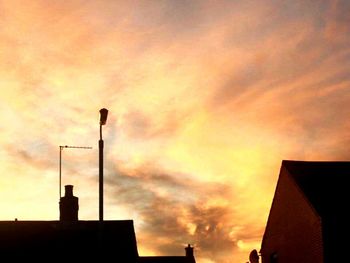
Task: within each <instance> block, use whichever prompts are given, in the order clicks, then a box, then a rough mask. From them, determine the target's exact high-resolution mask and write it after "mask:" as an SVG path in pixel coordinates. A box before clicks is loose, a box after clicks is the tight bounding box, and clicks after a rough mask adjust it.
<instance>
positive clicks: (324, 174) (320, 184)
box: [282, 160, 350, 217]
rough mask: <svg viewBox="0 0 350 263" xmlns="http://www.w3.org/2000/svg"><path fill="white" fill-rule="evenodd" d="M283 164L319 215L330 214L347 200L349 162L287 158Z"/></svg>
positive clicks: (345, 205) (345, 203) (341, 206)
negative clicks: (293, 159)
mask: <svg viewBox="0 0 350 263" xmlns="http://www.w3.org/2000/svg"><path fill="white" fill-rule="evenodd" d="M282 167H285V168H286V169H287V170H288V172H289V174H290V175H291V176H292V177H293V178H294V180H295V182H296V183H297V185H298V186H299V187H300V189H301V190H302V191H303V193H304V195H305V196H306V198H307V199H308V200H309V202H310V203H311V204H312V206H313V207H314V208H315V210H316V211H317V212H318V214H319V215H320V216H321V217H328V216H330V215H334V213H335V211H340V210H341V209H342V208H344V207H347V205H348V203H349V193H348V191H349V187H350V162H337V161H334V162H330V161H327V162H326V161H324V162H323V161H317V162H310V161H309V162H306V161H290V160H284V161H283V162H282Z"/></svg>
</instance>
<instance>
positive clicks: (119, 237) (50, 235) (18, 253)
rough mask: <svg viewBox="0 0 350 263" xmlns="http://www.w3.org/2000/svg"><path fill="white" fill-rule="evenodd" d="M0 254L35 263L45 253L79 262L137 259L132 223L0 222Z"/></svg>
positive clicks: (127, 221) (124, 221)
mask: <svg viewBox="0 0 350 263" xmlns="http://www.w3.org/2000/svg"><path fill="white" fill-rule="evenodd" d="M0 253H1V255H11V256H12V257H21V258H22V257H23V256H25V257H26V258H28V257H29V258H35V259H36V260H37V259H40V258H41V257H42V259H44V258H45V259H46V260H47V258H46V255H47V254H49V255H53V257H56V259H57V258H60V259H66V258H68V259H72V258H73V259H79V260H82V259H91V258H95V259H96V258H110V257H114V258H115V257H117V258H118V259H123V260H125V261H124V262H136V259H137V257H138V252H137V244H136V237H135V232H134V226H133V221H132V220H120V221H103V222H102V224H101V222H99V221H76V222H62V221H0ZM79 262H80V261H79Z"/></svg>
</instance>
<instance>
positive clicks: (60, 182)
mask: <svg viewBox="0 0 350 263" xmlns="http://www.w3.org/2000/svg"><path fill="white" fill-rule="evenodd" d="M59 147H60V163H59V186H58V187H59V197H60V199H59V200H61V197H62V195H61V188H62V187H61V185H62V150H63V148H75V149H92V147H86V146H69V145H60V146H59Z"/></svg>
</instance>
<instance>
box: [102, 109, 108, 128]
mask: <svg viewBox="0 0 350 263" xmlns="http://www.w3.org/2000/svg"><path fill="white" fill-rule="evenodd" d="M107 115H108V110H107V109H105V108H103V109H100V125H105V124H106V121H107Z"/></svg>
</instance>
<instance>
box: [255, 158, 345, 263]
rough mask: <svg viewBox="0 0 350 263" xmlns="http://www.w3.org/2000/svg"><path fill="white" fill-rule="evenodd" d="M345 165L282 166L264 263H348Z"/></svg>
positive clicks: (265, 239)
mask: <svg viewBox="0 0 350 263" xmlns="http://www.w3.org/2000/svg"><path fill="white" fill-rule="evenodd" d="M349 183H350V162H336V161H333V162H331V161H319V162H306V161H291V160H284V161H282V165H281V169H280V174H279V178H278V182H277V186H276V190H275V194H274V198H273V201H272V205H271V209H270V214H269V217H268V220H267V225H266V228H265V233H264V236H263V240H262V244H261V250H260V253H261V258H262V262H263V263H277V262H278V263H296V262H298V263H311V262H312V263H334V262H350V260H349V257H350V256H349V255H348V254H347V249H348V246H349V244H350V241H349V240H350V239H349V238H350V236H349V234H350V225H349V217H348V215H347V214H348V210H347V208H348V207H349V203H350V202H349V201H350V188H349V186H350V184H349Z"/></svg>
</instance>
